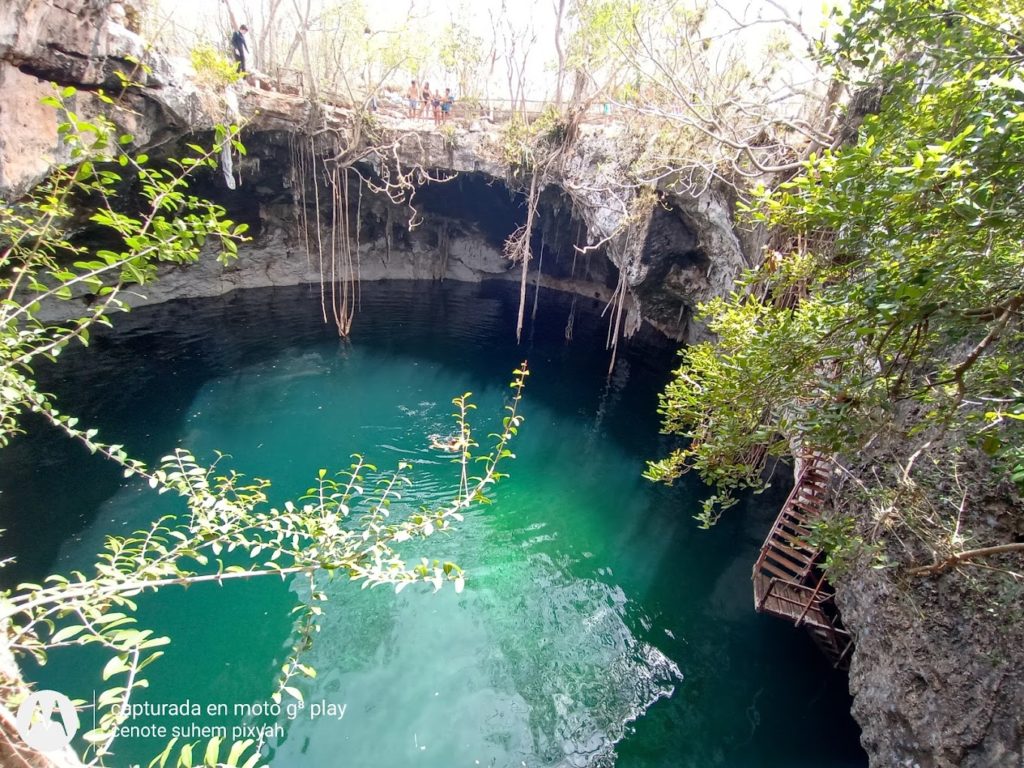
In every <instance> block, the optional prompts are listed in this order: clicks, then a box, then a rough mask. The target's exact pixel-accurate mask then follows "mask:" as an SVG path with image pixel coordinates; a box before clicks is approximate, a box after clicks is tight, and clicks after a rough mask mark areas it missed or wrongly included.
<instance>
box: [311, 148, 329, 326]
mask: <svg viewBox="0 0 1024 768" xmlns="http://www.w3.org/2000/svg"><path fill="white" fill-rule="evenodd" d="M309 158H310V174H309V175H310V178H312V179H313V211H314V214H315V216H314V218H315V224H316V252H317V258H318V260H319V264H320V313H321V314H322V315H323V318H324V322H325V323H326V322H327V298H326V296H325V291H324V243H323V237H322V236H321V234H320V182H319V180H318V173H317V169H316V149H315V147H314V146H313V137H312V136H310V137H309Z"/></svg>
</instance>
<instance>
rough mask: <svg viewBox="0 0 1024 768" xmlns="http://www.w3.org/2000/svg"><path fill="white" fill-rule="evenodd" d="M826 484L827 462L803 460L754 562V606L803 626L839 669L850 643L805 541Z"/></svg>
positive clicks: (815, 554)
mask: <svg viewBox="0 0 1024 768" xmlns="http://www.w3.org/2000/svg"><path fill="white" fill-rule="evenodd" d="M831 482H832V471H831V464H830V463H829V462H828V461H827V460H825V459H824V458H823V457H821V456H811V457H809V458H808V459H807V460H806V463H805V465H804V469H803V471H802V472H801V473H800V477H799V478H798V479H797V482H796V485H794V486H793V490H792V492H791V493H790V494H789V497H788V498H787V499H786V503H785V504H784V505H783V506H782V511H780V512H779V516H778V517H777V518H776V520H775V523H774V525H773V526H772V529H771V531H770V532H769V533H768V537H767V538H766V539H765V542H764V544H763V545H762V547H761V554H760V555H759V556H758V558H757V562H756V563H755V564H754V573H753V576H752V579H753V582H754V608H755V609H756V610H757V611H759V612H761V613H770V614H772V615H774V616H778V617H780V618H783V619H786V620H788V621H792V622H793V623H794V624H795V625H796V626H798V627H804V628H805V629H807V631H808V632H810V634H811V637H812V638H814V641H815V642H816V643H817V644H818V646H819V647H820V648H821V649H822V651H823V652H824V653H825V655H826V656H828V657H829V659H830V660H831V661H832V664H833V665H834V666H836V667H843V668H845V667H846V666H848V665H849V662H850V652H851V651H852V650H853V642H852V639H851V638H850V633H849V632H848V631H847V630H846V629H845V628H844V627H843V624H842V619H841V618H840V616H839V609H838V608H837V607H836V604H835V593H834V591H833V590H832V587H831V586H830V585H829V584H828V582H827V581H825V576H824V574H823V572H822V570H821V568H820V564H821V561H822V557H823V555H822V552H821V550H819V549H816V548H815V547H813V546H812V545H810V544H809V543H808V541H807V539H808V536H809V535H810V532H811V527H810V524H811V523H812V522H813V521H814V520H815V519H817V518H818V517H819V516H820V515H821V510H822V507H823V506H824V505H825V504H826V503H827V502H828V494H829V485H830V484H831Z"/></svg>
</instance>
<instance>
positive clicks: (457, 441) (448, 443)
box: [430, 435, 467, 453]
mask: <svg viewBox="0 0 1024 768" xmlns="http://www.w3.org/2000/svg"><path fill="white" fill-rule="evenodd" d="M466 446H467V441H466V438H465V437H463V436H462V435H447V436H445V437H442V436H441V435H430V447H431V448H434V449H436V450H439V451H444V452H445V453H455V452H456V451H461V450H464V449H465V448H466Z"/></svg>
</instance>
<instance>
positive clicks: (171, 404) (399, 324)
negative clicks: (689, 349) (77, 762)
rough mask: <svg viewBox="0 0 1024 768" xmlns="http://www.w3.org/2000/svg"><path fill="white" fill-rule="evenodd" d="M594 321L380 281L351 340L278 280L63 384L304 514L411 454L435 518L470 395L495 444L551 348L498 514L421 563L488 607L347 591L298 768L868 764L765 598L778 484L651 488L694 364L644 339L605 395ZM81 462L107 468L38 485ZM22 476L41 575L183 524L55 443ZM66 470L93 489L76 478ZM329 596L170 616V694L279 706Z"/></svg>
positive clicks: (94, 407) (15, 507) (191, 603)
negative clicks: (759, 605)
mask: <svg viewBox="0 0 1024 768" xmlns="http://www.w3.org/2000/svg"><path fill="white" fill-rule="evenodd" d="M580 303H581V304H582V302H580ZM569 308H570V305H569V302H568V300H565V301H563V300H562V299H561V298H560V297H558V296H556V295H549V294H545V295H543V296H542V297H541V302H540V305H539V312H538V319H537V323H536V326H535V327H534V328H533V329H532V332H531V334H530V337H529V338H530V339H531V341H530V342H529V344H528V345H526V346H524V347H517V346H516V345H515V343H514V338H513V335H512V333H511V331H512V328H513V325H512V319H513V313H514V309H515V297H514V293H513V292H512V291H509V290H507V286H483V287H480V286H444V287H443V288H442V287H438V286H423V285H419V284H406V285H401V284H400V285H394V284H386V285H371V286H365V287H364V294H363V308H362V310H361V314H360V315H359V319H358V322H357V326H356V332H355V335H354V337H353V339H352V341H351V343H350V344H339V343H338V340H337V338H336V337H333V336H332V333H331V329H329V328H324V327H323V326H322V324H321V323H320V321H319V317H318V316H317V313H316V304H315V301H311V300H310V298H309V297H308V296H306V295H305V294H304V292H303V290H302V289H293V290H290V291H275V292H269V291H251V292H245V293H240V294H232V295H231V296H230V297H227V298H225V299H222V300H216V301H206V302H203V301H194V302H177V303H173V304H170V305H166V306H161V307H155V308H152V310H149V311H140V312H138V313H135V314H133V316H132V317H131V319H130V321H129V327H128V330H126V331H124V332H122V333H120V334H116V335H107V336H104V337H101V338H100V339H98V340H97V342H96V344H95V345H94V349H93V350H91V351H90V353H89V354H88V355H87V356H86V355H79V356H73V357H72V358H71V361H70V364H69V365H68V366H67V367H65V368H62V369H61V370H60V371H59V378H57V377H55V376H54V377H53V378H52V379H50V380H48V381H47V382H46V383H47V386H48V387H49V388H51V389H53V390H55V391H57V392H58V393H59V394H61V395H62V396H64V397H66V398H67V408H68V409H69V410H75V411H77V412H79V413H81V414H82V416H83V420H84V421H88V422H90V423H97V424H99V425H101V426H102V427H103V434H104V435H106V436H107V437H108V439H110V440H116V441H118V442H125V443H126V444H127V446H128V448H129V449H130V450H131V451H133V452H135V453H138V454H143V455H145V456H147V457H148V458H152V457H154V456H159V455H162V454H164V453H166V452H167V451H168V450H169V449H170V448H172V447H173V446H174V445H177V444H184V445H188V446H189V447H190V448H192V449H193V450H195V451H196V452H197V455H200V456H204V457H209V456H211V455H212V453H213V451H214V450H216V449H221V450H225V451H227V452H229V453H230V458H229V459H228V460H227V461H228V462H230V466H232V467H234V468H237V469H239V470H241V471H243V472H245V473H248V474H253V475H259V476H264V477H269V478H271V479H272V480H273V482H274V487H273V489H272V496H273V500H274V502H275V503H282V502H283V501H284V500H285V499H287V498H295V497H297V496H298V495H301V493H302V492H303V491H304V490H305V489H306V488H307V487H308V484H309V482H310V480H311V478H312V477H313V476H314V474H315V472H316V470H317V469H318V468H319V467H332V468H334V469H338V468H343V467H345V466H347V464H348V462H349V456H350V454H352V453H353V452H355V451H360V452H362V453H364V454H365V455H366V458H367V459H368V460H370V461H372V462H373V463H376V464H377V465H379V466H380V467H381V468H382V469H387V468H388V467H391V466H394V465H396V464H397V463H398V461H399V460H402V459H407V460H411V461H412V462H413V464H414V470H413V475H412V477H413V480H414V481H415V495H414V496H413V497H410V498H408V499H406V501H405V502H404V503H405V504H406V506H405V509H406V510H410V509H415V508H416V507H417V506H418V505H419V504H431V503H437V502H440V501H442V500H443V499H444V498H445V496H446V493H447V492H448V490H449V489H451V488H452V487H453V484H454V482H455V480H456V478H457V467H455V466H454V465H453V464H452V463H451V461H450V457H449V456H446V455H445V454H443V453H441V452H439V451H437V450H433V449H431V448H430V441H429V435H432V434H442V435H443V434H447V433H448V432H449V431H450V430H451V420H450V415H449V414H450V411H451V402H450V401H451V398H452V397H453V396H455V395H458V394H462V393H463V392H473V393H474V401H475V402H476V403H477V404H478V406H479V410H477V411H476V412H475V414H474V420H475V426H476V429H477V432H478V434H479V435H481V436H483V435H485V434H487V432H488V431H492V430H493V429H494V428H495V426H496V425H497V423H498V421H497V419H498V418H499V417H500V414H501V406H502V404H503V402H504V399H505V397H506V392H507V388H506V386H505V382H506V381H508V379H509V377H510V373H511V371H512V369H513V368H514V367H515V365H516V364H517V363H518V362H519V361H520V360H521V359H523V358H524V357H529V359H530V366H531V369H532V371H533V375H532V376H531V379H530V381H529V384H528V388H527V393H526V401H525V404H524V412H525V414H526V417H527V421H526V424H525V427H524V430H523V432H522V435H521V439H520V440H519V441H518V442H517V444H516V445H515V452H516V454H517V459H516V461H515V462H514V463H513V464H512V465H510V466H509V467H508V469H509V470H510V471H511V473H512V476H511V478H509V479H508V480H506V481H504V482H503V484H502V485H501V486H500V487H499V488H498V491H497V502H496V503H495V504H493V505H489V506H486V507H481V508H478V509H476V510H475V511H473V512H472V513H470V514H469V515H468V516H467V519H466V521H465V523H464V524H463V525H462V526H461V527H462V530H460V531H459V532H457V534H455V535H451V536H434V537H432V538H431V539H430V540H429V541H427V542H424V543H418V544H417V545H416V548H413V549H410V550H409V551H408V552H407V555H408V556H409V557H410V558H411V557H418V556H419V555H420V554H423V555H426V556H429V557H437V558H440V559H448V560H454V561H456V562H458V563H459V564H460V565H462V566H463V567H464V568H466V570H467V572H468V580H467V585H466V589H465V591H464V592H462V593H461V594H455V593H454V591H453V590H452V589H450V588H447V589H444V590H442V591H441V592H440V593H437V594H432V593H431V591H430V589H429V588H423V589H418V588H410V589H408V590H405V591H403V592H402V593H401V594H400V595H395V594H393V593H392V592H391V591H389V590H385V589H374V590H360V589H357V588H353V585H351V584H348V583H346V582H344V581H338V582H332V583H325V584H318V587H322V588H325V589H326V591H327V592H328V593H329V594H330V601H329V603H328V604H327V608H326V611H325V615H324V616H323V617H322V621H321V622H320V632H319V635H318V637H317V640H316V642H315V643H314V644H313V646H312V648H311V649H310V650H308V651H307V652H306V653H305V655H304V657H303V659H302V660H303V661H304V662H305V663H309V664H312V665H313V666H315V667H316V669H317V670H318V675H317V677H316V678H315V679H314V680H305V681H302V682H301V683H300V687H301V688H302V691H303V695H304V700H305V702H307V704H308V706H309V707H312V706H313V704H316V703H323V704H330V705H332V706H334V707H335V710H334V711H335V713H336V714H335V716H322V717H317V718H315V719H314V718H312V717H309V716H308V714H309V710H307V711H306V713H305V714H306V715H307V716H296V717H294V718H289V717H286V716H284V715H282V716H281V718H280V723H281V725H282V726H283V728H284V736H283V737H281V738H276V739H271V740H270V742H269V744H268V747H269V749H270V752H269V756H270V757H271V759H272V764H273V765H274V766H278V768H281V767H290V766H328V765H345V766H356V767H361V766H380V767H383V768H388V767H389V766H396V767H397V766H406V765H421V766H452V765H466V766H474V765H483V766H530V768H533V767H534V766H566V767H569V766H573V767H582V766H595V767H599V766H611V765H619V766H634V767H637V766H673V767H674V766H690V765H692V766H701V767H702V768H703V767H704V766H713V765H721V766H733V767H735V768H750V767H754V766H772V767H777V768H782V767H783V766H785V768H793V767H794V766H804V765H806V766H811V765H813V766H840V765H842V766H847V765H849V766H855V765H856V766H861V765H864V760H863V755H862V753H861V752H860V751H859V748H858V746H857V745H856V730H855V729H854V728H853V727H852V724H851V722H850V720H849V714H848V711H847V708H848V702H847V700H846V697H845V693H844V691H843V681H842V679H841V678H838V677H835V676H832V675H830V674H828V672H827V671H826V670H825V668H824V665H823V664H822V663H821V661H820V660H819V659H817V657H815V656H813V655H812V654H813V651H812V650H811V649H810V645H809V643H807V642H806V641H804V640H803V639H802V638H801V637H800V636H798V635H794V633H793V632H792V631H791V630H790V629H789V628H787V627H785V626H784V625H782V626H780V625H776V624H774V623H772V622H771V621H770V620H766V619H764V618H763V617H758V616H756V615H755V614H754V613H753V611H752V609H751V606H750V602H751V597H750V585H749V569H750V563H751V562H752V561H753V559H754V556H755V552H756V549H757V546H758V543H759V541H760V538H761V537H762V536H763V532H764V530H765V529H766V526H767V523H768V521H769V520H770V518H771V517H772V511H773V510H772V505H773V504H775V505H777V504H778V503H779V498H778V494H775V496H774V497H773V496H772V495H771V494H768V495H766V496H764V497H758V498H757V499H755V500H752V501H748V502H747V503H746V504H745V505H743V507H742V508H740V509H738V510H736V511H735V512H734V513H733V514H732V515H730V516H729V518H728V519H727V520H724V521H723V523H722V524H721V525H720V526H719V527H718V529H716V530H714V531H712V532H710V533H702V532H700V531H698V530H697V529H696V528H695V526H694V525H693V523H692V520H691V515H692V514H693V512H694V511H695V510H696V505H697V503H698V500H699V496H700V494H702V493H703V492H704V491H703V490H702V489H701V488H699V487H697V486H695V485H694V484H692V483H682V484H680V486H679V487H676V488H671V489H669V488H663V487H656V486H653V485H651V484H649V483H646V482H645V481H643V480H641V479H640V477H639V473H640V471H641V469H642V468H643V461H644V459H645V458H646V457H648V456H651V455H657V454H659V453H660V452H662V451H663V450H664V448H665V447H666V446H665V445H659V441H660V440H662V438H659V437H658V435H657V421H656V417H655V414H654V410H655V402H656V395H657V391H658V389H659V388H660V387H661V386H662V385H663V383H664V381H665V379H666V377H667V371H668V369H669V366H670V364H671V358H670V357H669V356H666V355H665V354H664V353H663V352H659V351H658V350H656V349H653V348H649V347H643V346H636V345H634V347H633V348H632V349H630V350H627V351H626V352H625V354H623V355H621V356H620V360H619V362H618V364H617V366H616V369H615V372H614V374H613V375H612V376H611V377H610V378H606V377H605V375H604V369H605V367H606V365H607V356H606V355H607V353H606V352H605V351H604V349H603V341H604V329H603V327H602V321H601V320H600V319H599V318H597V317H596V315H595V314H593V313H590V314H588V313H585V312H582V311H581V312H580V313H579V314H578V315H577V317H576V319H575V328H574V330H575V333H574V336H575V340H574V342H573V344H572V345H571V346H567V345H566V344H565V343H564V333H563V329H564V324H565V317H566V313H567V312H568V311H569ZM581 310H582V307H581ZM76 360H77V365H76ZM114 377H116V378H114ZM115 380H116V382H117V392H118V395H119V396H118V397H117V398H112V397H111V396H110V392H111V389H110V385H109V382H110V381H115ZM481 442H484V441H483V440H481ZM54 456H57V457H60V460H61V464H60V466H61V467H63V466H65V465H67V466H70V467H81V469H72V470H69V471H68V472H67V473H66V474H62V473H54V472H53V471H52V469H51V468H45V469H39V467H40V466H41V464H40V462H41V461H42V460H44V459H45V460H47V461H54ZM46 457H49V458H46ZM2 458H3V461H2V462H0V490H2V493H0V504H2V505H3V514H4V519H5V521H10V525H11V528H12V533H11V536H10V538H9V542H10V543H11V544H13V546H15V547H16V548H17V549H18V550H19V552H20V553H21V554H22V555H23V558H22V562H21V563H20V565H19V566H18V567H19V568H20V569H21V572H20V573H19V576H29V575H31V576H32V577H34V578H37V577H38V576H39V575H40V574H41V573H42V572H44V571H48V570H52V569H54V568H58V567H59V568H62V569H66V568H69V567H81V566H83V565H84V564H86V563H87V562H88V561H89V559H90V558H91V556H92V554H93V553H95V551H96V550H97V548H98V546H99V545H100V543H101V542H102V539H103V537H104V536H105V535H107V534H108V533H111V532H119V531H121V532H123V531H125V530H128V529H134V528H136V527H138V526H140V525H144V524H145V522H146V521H147V520H149V519H152V518H153V517H154V516H155V515H157V514H162V513H164V512H168V511H174V504H175V500H173V499H169V498H167V497H159V498H156V497H153V496H151V495H150V494H149V493H147V492H146V491H145V489H143V488H140V487H139V486H137V485H135V484H131V483H128V484H124V483H123V481H122V480H121V479H120V478H119V477H117V473H116V472H113V473H112V472H109V471H108V470H107V469H105V468H102V466H101V465H100V464H98V463H97V460H95V459H93V458H90V457H86V456H82V455H79V454H78V453H77V452H76V451H75V450H74V449H71V450H69V449H68V448H67V447H66V446H64V447H59V446H58V445H57V444H55V443H54V442H53V441H51V440H50V439H49V438H47V437H39V438H37V439H35V440H26V441H22V442H21V443H20V444H19V445H17V446H15V449H14V450H13V451H11V452H6V453H5V455H4V456H3V457H2ZM84 476H88V477H89V479H90V481H91V482H89V483H82V485H81V490H78V489H77V488H76V486H75V485H74V483H81V480H82V478H83V477H84ZM15 477H17V478H18V482H12V481H11V480H12V478H15ZM62 477H64V478H66V480H67V482H68V486H67V490H66V491H62V490H61V489H60V488H58V489H53V488H52V484H53V483H54V482H59V481H60V480H61V478H62ZM47 484H49V485H50V487H49V488H47ZM55 490H56V496H57V500H56V501H55V502H54V503H53V504H51V505H50V507H48V508H47V509H46V510H43V511H42V512H41V514H47V515H51V516H52V519H51V528H50V531H52V530H57V531H60V532H61V536H60V537H59V538H62V539H63V544H62V545H61V546H60V548H59V551H55V549H54V548H53V546H51V544H50V543H48V539H47V537H49V538H52V536H53V534H52V532H48V533H47V534H46V535H45V536H42V535H40V534H39V533H38V531H37V530H36V529H35V527H34V525H33V523H32V520H33V519H34V518H33V517H32V516H33V515H35V514H37V509H38V508H39V506H40V503H41V500H43V499H51V500H52V499H53V496H54V491H55ZM397 511H401V510H400V509H398V510H396V512H397ZM37 545H38V546H37ZM55 562H56V565H54V563H55ZM309 588H310V587H309V584H308V583H307V582H306V581H305V580H304V579H296V580H294V581H290V582H287V583H281V582H280V581H279V580H276V579H273V580H263V581H254V582H250V583H245V584H237V585H232V586H231V587H225V588H223V589H217V588H215V587H210V588H207V587H206V586H204V587H203V588H195V589H191V590H189V591H188V592H185V591H171V592H164V593H161V594H160V595H157V596H149V597H145V598H143V599H142V600H141V603H140V618H141V621H142V622H143V624H144V626H151V627H153V628H154V629H156V630H157V631H158V632H161V633H167V634H170V635H171V636H173V638H174V643H173V644H172V645H171V646H170V647H169V648H168V651H167V655H166V657H165V658H163V659H161V661H160V662H159V663H158V664H156V665H154V666H153V667H151V668H150V670H149V671H150V672H151V675H150V679H151V687H150V688H149V689H148V691H146V692H145V698H146V699H148V700H150V701H153V702H166V701H177V700H181V699H185V698H191V699H192V700H198V701H201V702H210V701H220V702H230V703H234V702H253V701H262V700H265V699H266V698H267V697H268V695H269V693H270V692H271V691H272V690H273V686H274V680H275V676H276V674H277V672H278V670H279V669H280V667H281V665H282V664H283V663H284V660H285V658H286V657H287V654H288V653H289V652H290V649H291V647H292V644H293V643H294V642H295V637H294V635H293V628H292V618H291V616H290V615H289V608H290V606H291V605H292V603H293V601H294V599H295V598H296V596H299V597H301V596H303V595H305V594H308V590H309ZM94 662H95V663H94ZM101 666H102V662H101V661H97V660H94V659H91V658H89V657H86V656H82V655H74V654H65V655H64V656H63V657H60V658H58V656H55V658H54V660H53V663H52V664H51V665H48V666H47V667H46V668H44V669H42V670H38V671H37V672H35V673H34V674H35V676H36V677H37V678H38V680H39V681H40V683H42V684H44V685H51V686H53V687H57V688H59V689H61V690H65V691H67V692H68V693H73V694H75V695H79V696H81V697H83V698H86V699H89V698H90V697H91V690H92V689H93V688H94V687H99V686H100V685H101V682H100V681H99V679H98V672H97V670H98V669H99V668H100V667H101ZM339 712H340V713H342V714H341V715H340V716H338V715H337V713H339ZM261 722H262V721H261ZM159 746H160V744H158V743H156V742H152V741H150V742H147V741H146V740H141V739H140V740H126V741H124V743H122V744H121V745H120V751H119V753H118V755H119V758H121V759H123V760H125V761H128V760H135V761H142V760H145V759H147V758H148V757H150V756H152V754H153V753H155V752H156V751H157V750H158V747H159Z"/></svg>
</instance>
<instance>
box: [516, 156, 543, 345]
mask: <svg viewBox="0 0 1024 768" xmlns="http://www.w3.org/2000/svg"><path fill="white" fill-rule="evenodd" d="M536 212H537V173H536V172H535V173H534V174H533V176H532V177H531V179H530V194H529V196H528V198H527V202H526V224H525V225H524V226H523V227H521V228H520V229H521V230H522V232H521V233H517V234H519V235H520V237H519V240H518V243H516V251H518V255H519V258H520V259H522V264H523V271H522V276H521V278H520V280H519V315H518V317H517V318H516V343H517V344H518V343H519V342H520V341H521V340H522V337H523V317H524V316H525V314H526V275H527V270H528V269H529V266H530V235H531V233H532V232H533V217H534V215H535V214H536ZM513 237H515V235H513Z"/></svg>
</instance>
